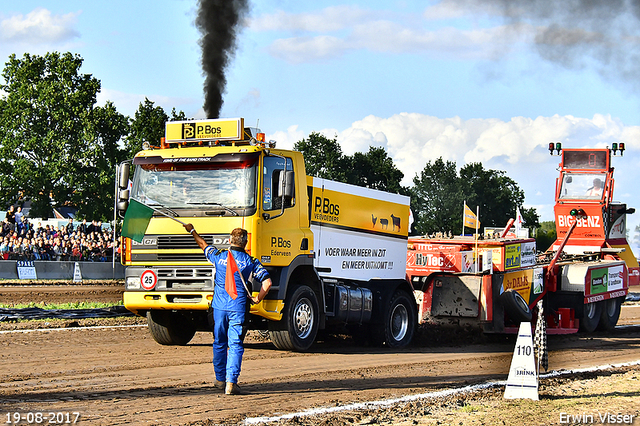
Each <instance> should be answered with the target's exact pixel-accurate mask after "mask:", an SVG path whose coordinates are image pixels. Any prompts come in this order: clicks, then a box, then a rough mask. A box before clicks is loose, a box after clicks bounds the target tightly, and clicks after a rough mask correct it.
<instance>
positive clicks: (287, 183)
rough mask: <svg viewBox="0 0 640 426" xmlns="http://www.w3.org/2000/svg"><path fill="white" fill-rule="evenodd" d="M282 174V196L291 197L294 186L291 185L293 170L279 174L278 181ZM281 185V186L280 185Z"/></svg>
mask: <svg viewBox="0 0 640 426" xmlns="http://www.w3.org/2000/svg"><path fill="white" fill-rule="evenodd" d="M283 174H284V196H285V197H287V198H291V197H293V193H294V185H293V170H287V171H286V173H280V179H282V178H283V176H282V175H283ZM281 185H282V184H281Z"/></svg>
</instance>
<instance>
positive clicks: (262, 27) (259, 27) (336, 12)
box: [249, 5, 381, 32]
mask: <svg viewBox="0 0 640 426" xmlns="http://www.w3.org/2000/svg"><path fill="white" fill-rule="evenodd" d="M379 16H381V13H380V12H374V11H371V10H365V9H360V8H359V7H357V6H348V5H341V6H331V7H327V8H325V9H322V10H320V11H318V12H312V13H286V12H283V11H281V10H280V11H278V12H276V13H272V14H269V15H262V16H259V17H257V18H254V19H250V20H249V27H250V28H251V29H253V30H255V31H293V32H299V31H308V32H327V31H339V30H342V29H344V28H349V27H351V26H352V25H353V23H354V22H362V21H364V20H370V19H374V18H376V17H379Z"/></svg>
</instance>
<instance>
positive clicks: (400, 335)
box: [373, 290, 418, 348]
mask: <svg viewBox="0 0 640 426" xmlns="http://www.w3.org/2000/svg"><path fill="white" fill-rule="evenodd" d="M417 323H418V313H417V307H416V302H415V299H414V298H413V296H412V295H409V294H407V292H405V291H402V290H398V291H396V292H395V293H394V294H393V296H392V297H391V300H389V303H388V304H387V306H386V307H385V309H384V313H383V320H382V324H378V325H377V326H375V327H374V330H373V332H374V339H375V341H376V343H378V344H384V345H386V346H388V347H390V348H401V347H404V346H407V345H408V344H409V343H411V341H412V340H413V335H414V334H415V331H416V324H417Z"/></svg>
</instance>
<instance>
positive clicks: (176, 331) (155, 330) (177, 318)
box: [147, 311, 196, 346]
mask: <svg viewBox="0 0 640 426" xmlns="http://www.w3.org/2000/svg"><path fill="white" fill-rule="evenodd" d="M147 324H148V325H149V331H150V332H151V336H153V340H155V341H156V342H158V343H160V344H161V345H178V346H184V345H186V344H187V343H189V342H190V341H191V339H192V338H193V336H194V335H195V334H196V329H195V327H193V325H192V324H191V323H190V322H189V321H188V320H187V319H186V318H185V317H183V316H182V314H180V313H178V312H169V311H147Z"/></svg>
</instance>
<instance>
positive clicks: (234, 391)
mask: <svg viewBox="0 0 640 426" xmlns="http://www.w3.org/2000/svg"><path fill="white" fill-rule="evenodd" d="M224 393H225V394H227V395H242V394H244V392H242V391H241V390H240V386H238V384H237V383H231V382H229V383H227V387H226V388H225V390H224Z"/></svg>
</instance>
